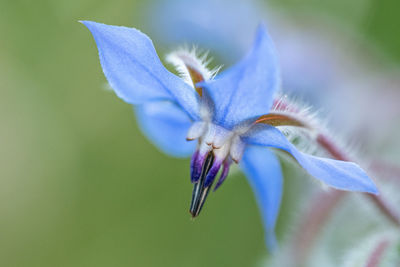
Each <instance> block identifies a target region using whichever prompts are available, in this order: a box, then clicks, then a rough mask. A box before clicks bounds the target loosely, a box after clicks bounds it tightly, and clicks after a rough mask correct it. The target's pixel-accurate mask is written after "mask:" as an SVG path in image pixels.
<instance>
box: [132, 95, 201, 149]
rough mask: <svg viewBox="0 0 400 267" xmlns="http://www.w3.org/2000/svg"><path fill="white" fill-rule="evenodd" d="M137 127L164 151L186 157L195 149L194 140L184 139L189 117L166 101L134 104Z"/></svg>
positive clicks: (188, 125)
mask: <svg viewBox="0 0 400 267" xmlns="http://www.w3.org/2000/svg"><path fill="white" fill-rule="evenodd" d="M135 112H136V116H137V120H138V124H139V127H140V128H141V130H142V131H143V133H144V134H145V135H146V136H147V137H148V138H149V139H150V141H151V142H152V143H153V144H154V145H155V146H156V147H158V148H159V149H160V150H161V151H163V152H164V153H166V154H168V155H171V156H175V157H187V156H189V155H190V154H192V153H193V152H194V151H195V149H196V142H195V141H186V134H187V132H188V130H189V127H190V125H191V121H190V118H189V117H188V115H187V114H186V113H184V112H183V111H182V109H180V108H179V107H178V106H176V105H175V104H173V103H171V102H168V101H163V102H160V101H157V102H149V103H146V104H143V105H138V106H135Z"/></svg>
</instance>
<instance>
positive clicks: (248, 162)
mask: <svg viewBox="0 0 400 267" xmlns="http://www.w3.org/2000/svg"><path fill="white" fill-rule="evenodd" d="M240 167H241V168H242V170H243V172H244V173H245V174H246V177H247V179H248V180H249V183H250V185H251V187H252V188H253V190H254V194H255V195H256V199H257V203H258V206H259V207H260V210H261V214H262V218H263V222H264V227H265V231H266V242H267V247H268V248H269V249H270V250H271V251H272V250H273V249H275V248H276V246H277V242H276V237H275V224H276V220H277V219H278V214H279V207H280V205H281V198H282V190H283V189H282V186H283V179H282V170H281V165H280V163H279V160H278V158H277V157H276V156H275V154H274V153H273V152H272V151H271V150H269V149H267V148H265V147H260V146H248V147H247V148H246V150H245V152H244V155H243V158H242V160H241V162H240Z"/></svg>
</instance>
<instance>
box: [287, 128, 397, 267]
mask: <svg viewBox="0 0 400 267" xmlns="http://www.w3.org/2000/svg"><path fill="white" fill-rule="evenodd" d="M316 142H317V143H318V144H319V145H320V146H321V147H322V148H324V149H325V150H326V151H327V152H328V153H329V154H330V155H331V156H332V157H333V158H335V159H337V160H343V161H351V160H350V158H349V157H348V156H347V155H346V153H344V152H343V151H342V150H341V149H340V148H339V147H338V146H336V144H335V143H334V142H333V141H332V140H331V139H330V138H329V137H328V136H326V135H324V134H322V133H318V134H317V137H316ZM345 195H346V192H345V191H338V190H335V191H332V192H321V193H318V194H317V195H316V196H315V198H314V199H313V201H312V204H311V206H310V207H309V209H308V211H306V213H305V216H304V218H303V221H302V222H301V224H300V231H298V233H297V236H296V237H295V238H294V243H293V245H294V246H293V260H294V262H295V263H296V264H300V265H302V264H304V263H305V261H306V260H307V256H308V255H309V251H310V249H311V248H312V246H313V243H314V241H315V239H316V237H317V235H318V233H319V232H320V230H321V229H322V227H323V225H324V224H325V223H326V222H327V221H328V219H329V217H330V216H331V214H332V213H333V211H334V209H335V207H336V206H337V204H338V203H339V202H340V200H341V199H342V198H343V197H344V196H345ZM366 196H367V197H368V198H370V199H371V201H372V202H373V203H374V204H375V205H376V206H377V207H378V208H379V210H380V211H381V212H382V214H383V215H385V216H386V217H387V218H388V219H389V220H390V221H391V222H392V223H394V224H395V225H398V226H400V217H399V215H398V213H397V212H396V211H395V210H394V209H393V208H392V207H391V206H390V205H389V204H388V203H387V202H386V201H385V200H384V199H383V197H382V196H381V195H373V194H366ZM371 266H374V265H371Z"/></svg>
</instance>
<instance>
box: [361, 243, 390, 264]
mask: <svg viewBox="0 0 400 267" xmlns="http://www.w3.org/2000/svg"><path fill="white" fill-rule="evenodd" d="M388 245H389V241H388V240H386V239H385V240H382V241H381V242H379V243H378V245H377V246H376V247H375V248H374V250H373V251H372V253H371V255H370V257H369V258H368V260H367V263H366V265H365V266H366V267H378V266H379V265H380V263H381V260H382V255H383V253H384V252H385V250H386V248H387V247H388Z"/></svg>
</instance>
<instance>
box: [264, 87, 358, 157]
mask: <svg viewBox="0 0 400 267" xmlns="http://www.w3.org/2000/svg"><path fill="white" fill-rule="evenodd" d="M271 112H274V113H278V114H279V113H281V114H285V115H288V116H290V117H293V118H295V119H297V120H299V121H301V122H304V124H305V125H306V126H307V127H292V126H278V129H279V130H281V131H282V133H283V134H285V136H286V137H287V138H288V140H289V141H290V142H292V143H294V144H295V145H296V147H298V149H299V150H301V151H303V152H305V153H308V154H314V155H319V156H327V154H328V155H329V153H327V151H326V149H323V147H322V146H321V144H319V143H318V141H317V138H318V137H320V136H323V137H325V138H327V139H328V140H329V141H330V142H331V143H333V144H334V145H335V147H336V148H338V149H340V151H341V152H342V153H343V154H345V155H346V156H348V157H349V158H352V159H357V160H358V161H359V160H360V158H361V157H359V154H361V153H359V151H360V148H359V145H357V144H356V143H355V142H354V141H351V142H350V141H349V139H345V138H343V137H342V135H343V134H342V133H341V129H338V130H335V131H332V130H331V129H330V128H329V127H328V122H329V121H330V119H329V118H326V119H321V118H320V117H321V116H320V115H319V113H318V112H317V111H315V110H313V109H312V107H311V106H310V105H307V104H305V103H304V101H302V100H300V99H295V98H293V97H289V96H288V95H287V94H282V93H279V94H277V95H276V97H275V98H274V102H273V105H272V108H271ZM333 133H335V134H334V135H333Z"/></svg>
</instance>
